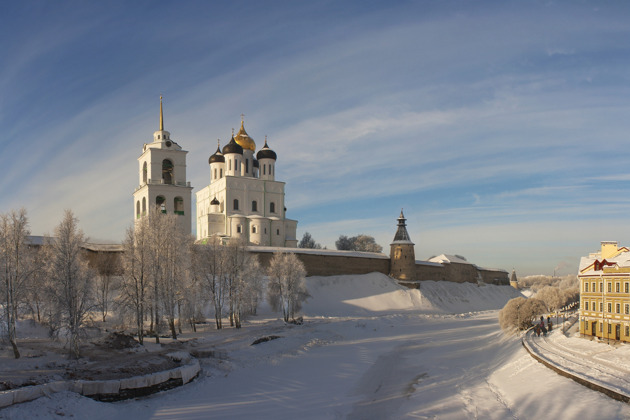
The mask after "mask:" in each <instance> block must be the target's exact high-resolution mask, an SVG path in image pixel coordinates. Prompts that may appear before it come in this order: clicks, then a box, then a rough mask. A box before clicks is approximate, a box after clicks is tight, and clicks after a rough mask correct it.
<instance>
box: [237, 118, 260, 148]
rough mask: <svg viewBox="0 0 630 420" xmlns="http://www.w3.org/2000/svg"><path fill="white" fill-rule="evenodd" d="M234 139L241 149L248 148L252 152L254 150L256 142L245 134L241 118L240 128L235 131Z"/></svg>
mask: <svg viewBox="0 0 630 420" xmlns="http://www.w3.org/2000/svg"><path fill="white" fill-rule="evenodd" d="M234 140H236V142H237V143H238V144H239V146H241V147H242V148H243V149H249V150H251V151H252V152H255V151H256V143H255V142H254V139H253V138H251V137H249V134H247V132H246V131H245V127H244V126H243V119H242V118H241V128H240V129H239V130H238V133H236V137H235V138H234Z"/></svg>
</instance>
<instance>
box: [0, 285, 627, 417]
mask: <svg viewBox="0 0 630 420" xmlns="http://www.w3.org/2000/svg"><path fill="white" fill-rule="evenodd" d="M308 289H309V291H310V293H311V295H312V297H311V298H310V299H309V301H308V302H307V303H306V304H305V305H304V308H303V313H304V314H305V323H304V325H284V324H283V323H282V322H280V321H278V320H277V316H276V315H275V314H272V313H270V312H269V311H268V308H264V307H263V308H261V311H260V313H259V315H258V316H257V317H256V318H254V319H252V320H250V321H249V322H248V323H247V324H246V325H245V327H244V328H243V329H241V330H235V329H225V330H222V331H210V332H208V333H205V334H201V336H200V337H198V338H197V339H196V340H194V341H190V342H189V347H190V348H193V349H195V350H196V351H198V352H199V353H200V354H202V353H203V351H213V352H214V353H213V354H214V357H208V358H202V359H201V362H202V366H203V374H202V376H201V377H199V378H198V379H197V380H195V381H194V382H192V383H191V384H188V385H186V386H184V387H181V388H178V389H174V390H171V391H167V392H163V393H159V394H155V395H152V396H149V397H145V398H141V399H138V400H130V401H122V402H117V403H99V402H96V401H93V400H90V399H88V398H85V397H81V396H79V395H76V394H72V393H60V394H54V395H52V396H51V397H50V398H47V397H44V398H40V399H39V400H36V401H33V402H29V403H24V404H21V405H17V406H13V407H9V408H7V409H4V410H0V418H6V419H23V418H58V417H71V416H72V417H74V418H89V419H91V420H98V419H111V418H120V419H123V418H134V419H138V420H139V419H171V418H172V419H208V418H216V419H278V418H282V419H285V418H286V419H293V418H299V419H301V420H302V419H418V418H420V419H421V418H439V419H461V418H490V419H505V418H518V419H541V418H563V419H572V418H589V417H591V418H600V419H603V418H629V417H630V406H628V405H627V404H623V403H620V402H617V401H614V400H611V399H609V398H608V397H606V396H604V395H602V394H600V393H598V392H595V391H592V390H589V389H587V388H585V387H583V386H581V385H579V384H577V383H575V382H573V381H571V380H570V379H566V378H564V377H562V376H559V375H557V374H556V373H554V372H552V371H551V370H549V369H547V368H546V367H544V366H543V365H542V364H540V363H538V362H536V361H535V360H534V359H532V358H531V357H530V356H529V355H528V354H527V352H526V351H525V350H524V348H523V347H522V345H521V343H520V340H519V338H517V337H515V336H505V335H504V334H503V333H502V332H501V330H500V329H499V325H498V321H497V312H498V309H499V308H501V307H502V306H503V305H504V304H505V302H506V301H507V300H508V299H510V298H512V297H514V296H516V294H517V292H516V291H515V290H514V289H511V288H510V287H507V286H477V285H472V284H461V285H460V284H454V283H443V282H439V283H435V282H425V283H422V285H421V289H420V290H408V289H404V288H400V287H398V286H397V285H395V284H394V283H393V282H392V281H391V280H389V279H388V278H387V277H385V276H383V275H381V274H369V275H364V276H340V277H320V278H317V277H313V278H309V279H308ZM460 308H461V309H460ZM271 335H274V336H279V337H280V338H277V339H274V340H271V341H267V342H264V343H260V344H257V345H254V346H252V345H250V344H251V343H252V342H253V341H254V340H255V339H257V338H261V337H266V336H271ZM189 338H190V337H189ZM550 339H551V337H550ZM559 340H560V342H561V341H562V340H564V339H562V338H559ZM570 340H573V338H571V339H570ZM566 345H568V346H570V345H571V344H568V343H566ZM602 349H603V347H602ZM593 357H595V356H593ZM625 364H628V362H625ZM0 368H1V366H0Z"/></svg>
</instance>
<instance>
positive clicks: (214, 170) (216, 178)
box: [214, 168, 217, 179]
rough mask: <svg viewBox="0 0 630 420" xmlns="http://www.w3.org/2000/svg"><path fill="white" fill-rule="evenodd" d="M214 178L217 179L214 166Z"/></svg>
mask: <svg viewBox="0 0 630 420" xmlns="http://www.w3.org/2000/svg"><path fill="white" fill-rule="evenodd" d="M214 179H217V168H214Z"/></svg>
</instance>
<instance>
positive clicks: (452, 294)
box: [302, 273, 520, 317]
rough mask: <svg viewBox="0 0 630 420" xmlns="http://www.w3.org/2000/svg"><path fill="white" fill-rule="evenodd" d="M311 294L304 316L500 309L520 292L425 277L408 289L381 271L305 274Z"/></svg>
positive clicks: (507, 288) (510, 288)
mask: <svg viewBox="0 0 630 420" xmlns="http://www.w3.org/2000/svg"><path fill="white" fill-rule="evenodd" d="M306 287H307V289H308V291H309V293H310V295H311V297H310V298H309V299H308V300H307V302H306V303H305V304H304V306H303V308H302V312H303V313H304V314H305V315H307V316H325V317H328V316H363V315H369V314H370V313H383V312H385V313H387V312H396V311H401V310H416V311H421V312H426V313H465V312H474V311H484V310H490V309H500V308H502V307H503V306H504V305H505V303H506V302H507V301H508V300H510V299H512V298H514V297H518V296H520V293H519V292H518V291H517V290H515V289H514V288H512V287H510V286H495V285H481V286H478V285H477V284H472V283H452V282H445V281H440V282H435V281H424V282H421V283H420V289H419V290H418V289H408V288H406V287H403V286H400V285H399V284H398V283H397V282H396V281H395V280H393V279H391V278H390V277H388V276H386V275H384V274H381V273H370V274H361V275H345V276H329V277H317V276H314V277H308V278H307V279H306Z"/></svg>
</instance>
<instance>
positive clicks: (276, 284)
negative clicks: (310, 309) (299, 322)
mask: <svg viewBox="0 0 630 420" xmlns="http://www.w3.org/2000/svg"><path fill="white" fill-rule="evenodd" d="M267 273H268V276H269V283H268V286H267V299H268V300H269V304H270V305H271V307H272V308H273V310H274V311H279V310H282V315H283V319H284V321H285V322H288V321H289V319H295V314H296V313H297V312H298V311H299V310H300V309H301V308H302V302H304V301H305V300H306V298H307V297H308V296H309V294H308V291H307V290H306V284H305V282H304V279H305V277H306V269H305V268H304V264H303V263H302V261H300V260H299V258H298V257H297V256H296V255H295V254H292V253H285V252H276V253H274V255H273V257H272V258H271V261H270V262H269V268H268V270H267Z"/></svg>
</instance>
